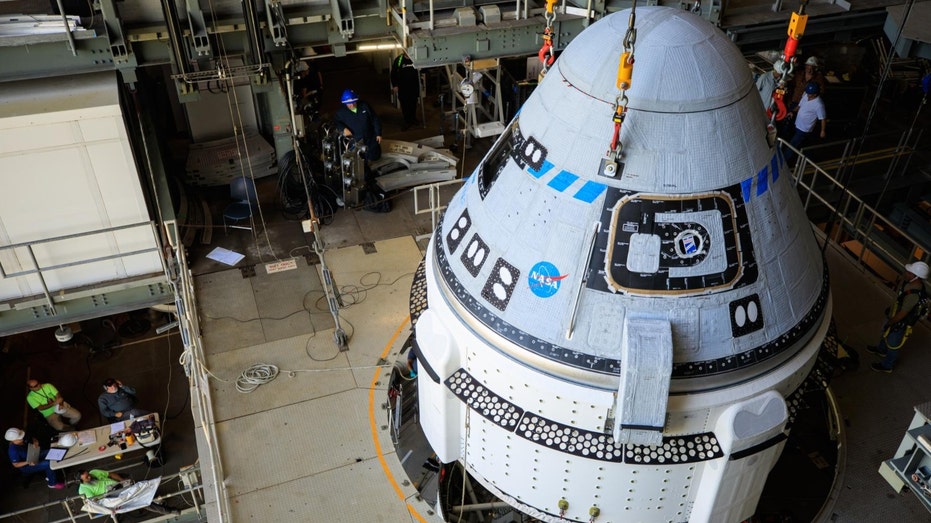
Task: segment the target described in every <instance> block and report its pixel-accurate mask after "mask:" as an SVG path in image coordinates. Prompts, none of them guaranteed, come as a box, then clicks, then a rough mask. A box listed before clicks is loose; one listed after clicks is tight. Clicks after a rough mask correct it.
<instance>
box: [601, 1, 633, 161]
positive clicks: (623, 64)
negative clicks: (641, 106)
mask: <svg viewBox="0 0 931 523" xmlns="http://www.w3.org/2000/svg"><path fill="white" fill-rule="evenodd" d="M636 23H637V1H636V0H634V1H633V3H632V4H631V6H630V16H629V17H628V18H627V32H626V33H625V34H624V52H622V53H621V57H620V59H619V60H618V64H617V82H616V84H615V85H616V86H617V88H618V94H617V96H616V97H615V98H614V108H613V111H612V115H611V119H612V120H613V121H614V132H613V133H612V135H611V145H610V146H609V148H608V152H607V153H606V154H605V157H604V158H602V159H601V165H600V166H599V169H598V173H599V174H600V175H602V176H608V177H612V178H613V177H615V176H620V175H621V173H622V171H623V164H622V163H621V161H620V160H621V158H622V157H623V154H622V149H623V145H622V144H621V125H622V124H623V123H624V118H626V116H627V102H628V101H629V100H628V98H627V90H628V89H630V87H631V81H632V80H631V78H632V77H633V74H634V47H635V45H636V43H637V29H636V28H635V27H634V25H635V24H636Z"/></svg>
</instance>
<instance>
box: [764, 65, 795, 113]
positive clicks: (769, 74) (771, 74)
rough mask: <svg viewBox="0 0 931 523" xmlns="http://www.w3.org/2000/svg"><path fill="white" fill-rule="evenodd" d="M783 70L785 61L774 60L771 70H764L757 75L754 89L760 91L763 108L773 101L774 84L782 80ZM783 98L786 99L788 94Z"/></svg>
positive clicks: (767, 107) (766, 107)
mask: <svg viewBox="0 0 931 523" xmlns="http://www.w3.org/2000/svg"><path fill="white" fill-rule="evenodd" d="M785 70H786V63H785V62H783V61H782V60H776V63H774V64H773V69H772V71H766V72H765V73H763V74H761V75H760V76H758V77H757V79H756V89H757V91H759V92H760V98H761V99H762V100H763V109H769V105H770V104H771V103H772V101H773V91H775V90H776V86H777V85H778V84H779V81H780V80H782V75H783V74H784V72H785ZM785 99H786V101H788V96H786V97H785Z"/></svg>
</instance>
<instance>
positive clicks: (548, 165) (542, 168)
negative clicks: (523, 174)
mask: <svg viewBox="0 0 931 523" xmlns="http://www.w3.org/2000/svg"><path fill="white" fill-rule="evenodd" d="M552 168H553V164H552V163H550V162H548V161H546V160H543V165H541V166H540V170H539V171H537V170H535V169H534V168H533V167H528V168H527V172H529V173H530V175H531V176H533V177H534V178H539V177H541V176H543V175H544V174H546V173H548V172H549V171H550V169H552Z"/></svg>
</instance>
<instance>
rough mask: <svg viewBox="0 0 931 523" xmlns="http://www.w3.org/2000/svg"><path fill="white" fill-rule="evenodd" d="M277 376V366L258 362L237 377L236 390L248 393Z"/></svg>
mask: <svg viewBox="0 0 931 523" xmlns="http://www.w3.org/2000/svg"><path fill="white" fill-rule="evenodd" d="M277 377H278V367H277V366H275V365H272V364H270V363H258V364H256V365H253V366H251V367H249V368H248V369H246V370H244V371H242V373H241V374H240V375H239V378H237V379H236V390H237V391H239V392H242V393H243V394H248V393H250V392H252V391H254V390H255V389H257V388H259V387H260V386H262V385H264V384H266V383H270V382H271V381H272V380H274V379H275V378H277Z"/></svg>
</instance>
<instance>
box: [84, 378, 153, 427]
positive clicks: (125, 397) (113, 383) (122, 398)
mask: <svg viewBox="0 0 931 523" xmlns="http://www.w3.org/2000/svg"><path fill="white" fill-rule="evenodd" d="M103 390H104V392H103V393H102V394H101V395H100V396H99V397H98V398H97V406H98V407H99V408H100V415H101V416H103V417H104V418H105V419H106V420H107V421H109V422H110V423H113V422H116V421H123V420H127V419H130V418H131V417H133V416H145V415H146V414H148V413H149V411H147V410H143V409H138V408H136V389H134V388H133V387H130V386H128V385H123V382H121V381H120V380H118V379H115V378H107V379H105V380H104V382H103Z"/></svg>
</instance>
